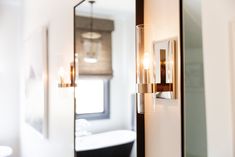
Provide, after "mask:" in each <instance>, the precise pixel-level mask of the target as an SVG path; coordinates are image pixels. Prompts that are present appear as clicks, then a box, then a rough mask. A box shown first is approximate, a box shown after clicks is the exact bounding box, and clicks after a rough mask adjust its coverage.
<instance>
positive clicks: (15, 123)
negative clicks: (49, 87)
mask: <svg viewBox="0 0 235 157" xmlns="http://www.w3.org/2000/svg"><path fill="white" fill-rule="evenodd" d="M19 29H20V5H19V3H15V2H12V3H9V2H7V1H0V145H7V146H11V147H12V148H13V149H14V153H13V156H14V157H18V153H19V95H18V92H19V68H18V67H19V62H18V57H19V54H20V47H19V38H20V33H19Z"/></svg>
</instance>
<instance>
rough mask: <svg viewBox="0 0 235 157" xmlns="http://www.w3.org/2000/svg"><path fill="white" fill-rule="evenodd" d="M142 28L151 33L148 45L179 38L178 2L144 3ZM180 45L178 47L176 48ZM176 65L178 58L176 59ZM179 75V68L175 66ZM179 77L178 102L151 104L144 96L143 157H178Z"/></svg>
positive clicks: (157, 0) (168, 101)
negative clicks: (145, 27) (143, 26)
mask: <svg viewBox="0 0 235 157" xmlns="http://www.w3.org/2000/svg"><path fill="white" fill-rule="evenodd" d="M144 10H145V12H144V14H145V15H144V18H145V21H144V23H145V25H147V26H148V29H149V30H147V31H151V37H150V38H151V39H150V42H153V41H159V40H164V39H169V38H172V37H179V1H178V0H145V8H144ZM178 46H179V45H178ZM177 58H178V63H180V62H179V58H180V56H179V55H178V56H177ZM177 71H178V74H180V66H178V67H177ZM179 77H180V75H178V77H177V93H178V95H177V99H176V100H163V99H162V100H157V101H156V102H152V101H151V99H152V98H151V95H146V97H147V99H148V100H147V101H148V102H147V103H146V106H145V152H146V154H145V155H146V157H180V155H181V136H180V135H181V129H180V128H181V123H180V121H181V119H180V109H181V108H180V106H181V104H180V102H181V101H180V78H179Z"/></svg>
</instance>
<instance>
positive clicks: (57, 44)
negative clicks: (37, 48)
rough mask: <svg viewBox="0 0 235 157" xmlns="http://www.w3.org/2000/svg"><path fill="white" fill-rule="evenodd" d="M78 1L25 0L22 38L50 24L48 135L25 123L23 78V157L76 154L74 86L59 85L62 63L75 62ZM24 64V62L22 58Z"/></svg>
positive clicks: (22, 85) (63, 64)
mask: <svg viewBox="0 0 235 157" xmlns="http://www.w3.org/2000/svg"><path fill="white" fill-rule="evenodd" d="M78 2H79V0H76V1H74V0H60V1H56V0H40V1H37V0H24V3H23V39H26V38H27V37H28V36H30V35H31V33H32V32H34V31H35V30H37V29H38V28H40V26H42V25H45V24H48V26H49V130H48V132H49V138H48V139H43V138H42V137H41V135H39V134H38V133H37V132H35V130H34V129H32V128H31V127H30V126H28V125H27V124H26V123H25V122H24V98H23V97H24V96H23V93H24V91H23V89H24V84H23V80H21V91H20V93H21V143H20V144H21V156H22V157H53V156H57V157H65V156H66V157H72V156H73V155H74V154H73V153H74V144H73V141H74V138H73V136H74V134H73V129H74V110H73V109H74V108H73V105H74V102H73V89H72V88H68V89H60V88H58V86H57V82H58V81H57V72H58V69H59V67H60V66H64V67H67V66H69V65H70V62H71V61H73V7H74V6H75V4H77V3H78ZM22 58H23V57H22ZM22 58H21V59H22ZM21 63H22V64H23V61H22V60H21ZM22 71H23V70H22ZM22 71H21V72H22Z"/></svg>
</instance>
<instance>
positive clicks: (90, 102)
mask: <svg viewBox="0 0 235 157" xmlns="http://www.w3.org/2000/svg"><path fill="white" fill-rule="evenodd" d="M76 105H77V106H76V113H77V114H88V113H102V112H104V81H103V80H95V79H94V80H92V79H91V80H90V79H87V80H85V79H84V80H81V79H80V80H79V81H78V86H77V88H76Z"/></svg>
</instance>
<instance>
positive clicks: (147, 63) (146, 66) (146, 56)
mask: <svg viewBox="0 0 235 157" xmlns="http://www.w3.org/2000/svg"><path fill="white" fill-rule="evenodd" d="M143 66H144V69H145V70H148V69H149V67H150V56H149V53H144V59H143Z"/></svg>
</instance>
